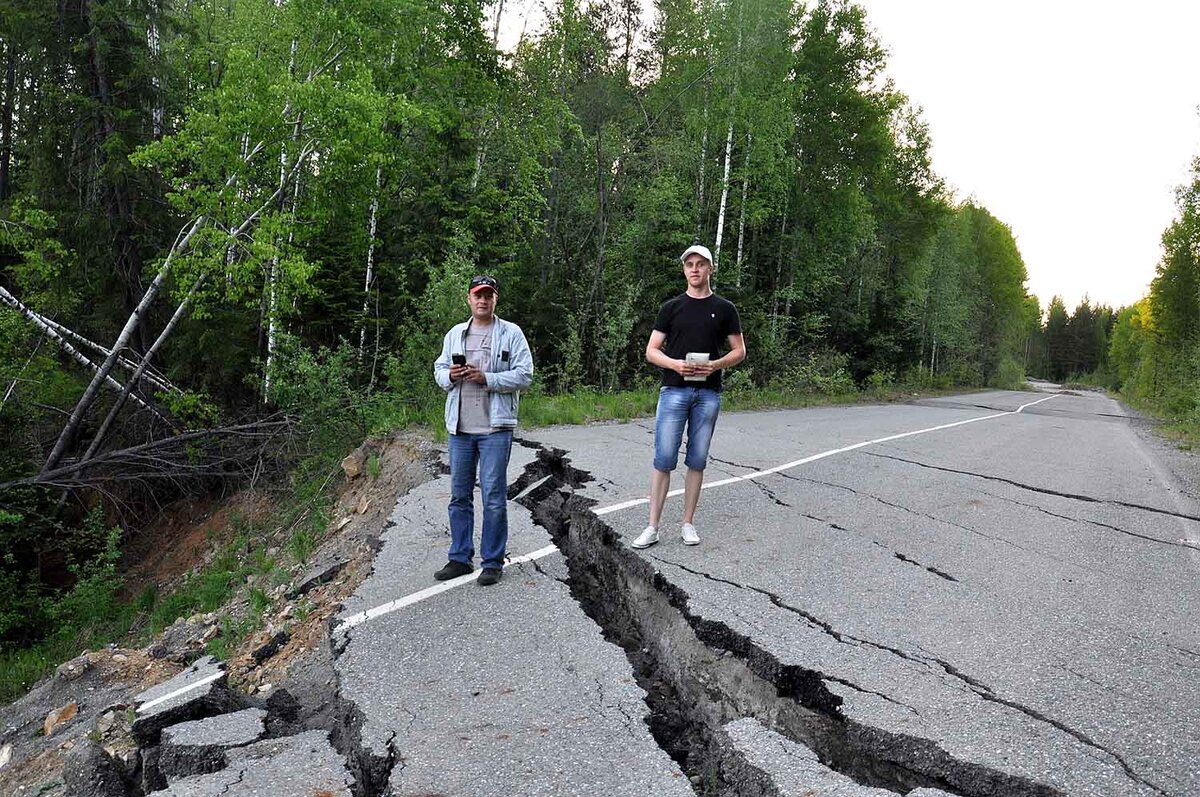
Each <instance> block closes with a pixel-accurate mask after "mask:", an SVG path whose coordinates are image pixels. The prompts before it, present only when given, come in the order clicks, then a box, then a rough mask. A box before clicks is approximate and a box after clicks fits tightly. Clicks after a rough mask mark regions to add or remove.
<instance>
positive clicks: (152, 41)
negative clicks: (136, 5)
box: [146, 2, 166, 141]
mask: <svg viewBox="0 0 1200 797" xmlns="http://www.w3.org/2000/svg"><path fill="white" fill-rule="evenodd" d="M161 11H162V8H161V4H160V3H157V2H155V3H151V5H150V12H149V20H148V23H149V24H148V25H147V27H146V44H147V45H148V46H149V49H150V62H151V64H153V66H154V68H155V69H156V70H157V68H158V66H159V54H160V52H161V51H162V43H161V41H160V39H159V35H158V15H159V14H160V13H161ZM150 85H151V86H152V87H153V89H154V91H153V94H154V108H152V109H151V111H150V124H151V127H152V130H153V132H154V140H155V141H158V140H159V139H161V138H162V136H163V127H164V124H165V120H166V113H165V111H164V110H163V104H162V85H161V83H160V81H159V78H158V72H157V71H155V72H154V74H152V75H151V77H150Z"/></svg>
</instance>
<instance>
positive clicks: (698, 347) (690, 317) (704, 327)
mask: <svg viewBox="0 0 1200 797" xmlns="http://www.w3.org/2000/svg"><path fill="white" fill-rule="evenodd" d="M654 329H655V330H656V331H658V332H663V333H665V334H666V336H667V340H666V343H665V344H664V345H663V351H664V352H666V354H667V356H668V357H671V358H672V359H675V360H682V359H684V357H685V356H686V355H687V353H688V352H708V357H709V359H710V360H715V359H717V358H718V357H720V356H721V350H722V349H723V348H725V346H726V339H727V338H728V337H729V336H730V335H737V334H740V333H741V331H742V320H741V319H740V318H739V317H738V311H737V308H736V307H734V306H733V302H731V301H729V300H728V299H722V298H721V297H720V296H717V295H716V294H715V293H714V294H712V295H711V296H707V297H705V298H703V299H693V298H692V297H691V296H688V295H687V294H686V293H681V294H680V295H678V296H676V297H675V298H674V299H671V300H669V301H667V302H666V303H665V304H664V305H663V306H662V307H660V308H659V309H658V317H657V318H655V319H654ZM660 370H662V383H663V384H664V385H668V386H670V387H708V388H712V389H713V390H720V389H721V372H720V371H714V372H713V373H711V374H709V376H708V379H706V380H705V381H703V382H686V381H684V379H683V377H682V376H680V375H679V374H677V373H675V372H674V371H672V370H671V369H670V368H663V369H660Z"/></svg>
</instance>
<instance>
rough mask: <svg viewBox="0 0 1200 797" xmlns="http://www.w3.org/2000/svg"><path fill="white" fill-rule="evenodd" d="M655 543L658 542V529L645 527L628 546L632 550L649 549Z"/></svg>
mask: <svg viewBox="0 0 1200 797" xmlns="http://www.w3.org/2000/svg"><path fill="white" fill-rule="evenodd" d="M656 542H658V529H656V528H654V527H653V526H647V527H646V528H645V530H644V531H642V533H641V534H639V535H637V539H635V540H634V541H633V542H631V543H629V544H630V545H632V546H633V547H634V548H649V547H650V546H651V545H653V544H654V543H656Z"/></svg>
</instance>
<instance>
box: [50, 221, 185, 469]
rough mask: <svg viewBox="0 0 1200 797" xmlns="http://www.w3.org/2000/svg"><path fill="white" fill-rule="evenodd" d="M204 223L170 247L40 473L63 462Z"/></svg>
mask: <svg viewBox="0 0 1200 797" xmlns="http://www.w3.org/2000/svg"><path fill="white" fill-rule="evenodd" d="M207 220H208V219H207V217H206V216H201V217H199V218H198V219H196V220H195V221H194V222H192V226H191V228H190V229H189V230H188V231H187V233H186V234H184V235H183V236H182V238H180V239H177V243H176V244H175V245H174V246H173V247H171V251H170V252H169V253H168V254H167V259H166V260H165V261H164V262H163V265H162V268H161V269H159V271H158V274H157V275H156V276H155V277H154V281H153V282H151V283H150V287H148V288H146V292H145V293H144V294H142V299H141V301H140V302H138V304H137V306H136V307H135V308H134V309H133V312H132V313H131V314H130V316H129V319H128V320H127V321H126V322H125V326H124V327H122V328H121V332H120V334H119V335H117V339H116V341H115V342H114V343H113V345H112V354H110V355H108V357H106V358H105V359H104V363H103V364H102V365H101V366H100V368H99V369H98V370H97V371H96V375H95V376H94V377H92V381H91V382H90V383H89V384H88V386H87V388H86V389H85V390H84V391H83V395H82V396H81V397H80V398H79V401H78V402H76V404H75V409H74V410H73V411H72V412H71V417H70V418H69V419H68V421H67V425H66V426H64V427H63V430H62V433H61V434H59V436H58V440H57V441H56V442H55V443H54V448H53V449H51V451H50V456H48V457H46V464H45V465H43V466H42V470H44V471H48V470H50V469H51V468H53V467H54V466H55V465H57V464H58V461H59V460H60V459H62V455H63V453H65V452H66V450H67V446H68V445H70V444H71V441H72V440H73V439H74V438H75V433H76V432H77V431H78V429H79V424H80V422H81V421H82V420H83V415H84V413H85V412H87V410H88V408H89V407H91V406H92V402H93V401H94V400H95V398H96V393H97V391H99V389H100V384H101V383H102V382H103V381H104V380H105V379H106V378H107V377H108V374H109V372H110V371H112V369H113V366H115V365H116V364H117V357H118V355H119V354H120V352H121V350H122V349H124V348H125V346H127V345H128V344H129V339H130V338H131V337H133V334H134V332H135V331H136V330H137V328H138V327H139V326H140V325H141V323H142V319H144V318H145V317H146V313H147V312H148V311H149V309H150V305H151V304H153V303H154V299H155V297H156V296H158V292H159V291H160V290H162V286H163V283H164V282H166V279H167V275H168V274H170V273H171V267H172V266H173V265H174V262H173V261H174V259H175V258H176V257H177V256H179V255H180V254H182V253H183V252H185V251H187V248H188V247H189V246H190V245H191V242H192V237H193V236H194V235H195V234H196V233H197V232H198V231H199V230H200V228H201V227H203V226H204V223H205V222H206V221H207Z"/></svg>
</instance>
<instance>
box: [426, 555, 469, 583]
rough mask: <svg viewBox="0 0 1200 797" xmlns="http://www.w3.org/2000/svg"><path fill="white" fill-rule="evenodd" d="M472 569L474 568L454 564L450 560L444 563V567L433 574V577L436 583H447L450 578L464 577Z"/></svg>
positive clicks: (462, 563)
mask: <svg viewBox="0 0 1200 797" xmlns="http://www.w3.org/2000/svg"><path fill="white" fill-rule="evenodd" d="M474 569H475V568H473V567H471V566H470V565H469V564H467V563H466V562H456V561H455V560H453V559H451V560H450V561H449V562H446V566H445V567H443V568H442V569H441V570H439V571H437V572H436V573H434V574H433V577H434V578H436V579H437V580H438V581H449V580H450V579H452V578H458V577H459V576H465V575H466V574H467V573H470V572H471V571H472V570H474Z"/></svg>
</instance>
